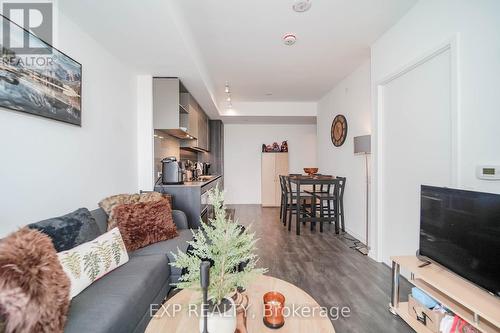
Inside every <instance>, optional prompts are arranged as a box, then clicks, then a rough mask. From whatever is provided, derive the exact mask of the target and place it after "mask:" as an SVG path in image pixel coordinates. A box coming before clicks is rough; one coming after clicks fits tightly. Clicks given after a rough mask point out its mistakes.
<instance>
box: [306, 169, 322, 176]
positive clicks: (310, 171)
mask: <svg viewBox="0 0 500 333" xmlns="http://www.w3.org/2000/svg"><path fill="white" fill-rule="evenodd" d="M318 170H319V169H318V168H304V172H305V173H307V174H308V175H309V176H313V175H315V174H317V173H318Z"/></svg>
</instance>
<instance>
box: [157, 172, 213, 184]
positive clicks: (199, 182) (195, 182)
mask: <svg viewBox="0 0 500 333" xmlns="http://www.w3.org/2000/svg"><path fill="white" fill-rule="evenodd" d="M211 176H212V178H210V179H207V180H197V181H190V182H184V184H173V185H167V184H157V185H156V186H155V187H203V186H205V185H208V184H210V183H211V182H213V181H214V180H217V179H219V178H220V177H221V175H211Z"/></svg>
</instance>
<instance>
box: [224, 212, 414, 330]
mask: <svg viewBox="0 0 500 333" xmlns="http://www.w3.org/2000/svg"><path fill="white" fill-rule="evenodd" d="M230 207H231V208H235V209H236V219H238V220H239V223H240V224H243V225H245V226H248V225H250V224H252V230H253V231H254V232H255V233H256V236H257V238H259V239H260V240H259V242H258V244H257V246H258V255H259V256H260V261H259V265H260V266H261V267H267V268H269V273H268V274H269V275H272V276H275V277H277V278H280V279H283V280H285V281H288V282H290V283H293V284H295V285H297V286H298V287H300V288H302V289H303V290H305V291H306V292H307V293H309V294H310V295H311V296H312V297H313V298H314V299H315V300H316V301H317V302H318V303H319V304H320V305H321V306H326V307H338V308H342V307H345V306H347V307H349V308H350V309H351V314H350V316H349V317H348V318H342V317H340V318H339V319H336V320H332V322H333V325H334V327H335V330H336V332H339V333H378V332H381V333H382V332H383V333H405V332H413V330H412V329H411V327H410V326H408V325H407V324H406V323H405V322H404V321H402V320H401V319H400V318H399V317H395V316H393V315H392V314H391V313H390V312H389V311H388V305H389V300H390V296H389V295H390V289H391V286H390V281H391V275H390V273H391V272H390V269H389V267H387V266H386V265H384V264H381V263H377V262H375V261H374V260H372V259H370V258H368V257H366V256H363V255H361V254H360V253H359V252H357V251H355V250H353V249H350V248H349V246H350V245H352V242H351V241H348V240H346V239H345V238H344V237H342V236H339V235H335V232H334V228H333V226H332V227H330V226H327V227H325V232H324V233H323V234H321V233H320V232H319V228H318V229H317V231H310V229H309V225H307V227H304V228H301V235H300V236H296V235H295V224H293V225H292V231H291V232H288V230H287V229H286V228H285V227H284V226H283V225H282V224H281V222H280V221H279V209H278V208H262V207H261V206H260V205H231V206H230ZM292 223H294V221H293V220H292ZM349 237H352V236H349ZM401 280H402V282H401V295H402V298H403V299H405V298H406V297H404V295H407V294H408V293H409V288H410V284H409V283H408V282H407V281H406V280H405V279H401Z"/></svg>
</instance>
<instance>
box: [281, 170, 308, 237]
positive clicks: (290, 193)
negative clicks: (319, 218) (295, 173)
mask: <svg viewBox="0 0 500 333" xmlns="http://www.w3.org/2000/svg"><path fill="white" fill-rule="evenodd" d="M285 180H286V183H285V184H286V192H287V199H288V201H287V205H286V210H287V217H288V231H291V230H292V216H293V215H294V214H295V218H298V214H302V217H305V216H306V215H307V214H308V211H307V208H311V209H312V205H311V203H309V204H307V203H306V201H307V200H308V199H309V200H310V202H312V200H313V198H312V195H311V194H310V193H307V192H304V191H301V192H300V193H299V195H298V196H297V188H296V187H294V186H292V182H291V181H290V177H285ZM297 186H299V188H300V183H299V184H298V185H297ZM299 200H301V210H300V212H299V210H298V205H297V202H298V201H299ZM284 224H285V225H286V222H285V223H284ZM303 224H305V222H303Z"/></svg>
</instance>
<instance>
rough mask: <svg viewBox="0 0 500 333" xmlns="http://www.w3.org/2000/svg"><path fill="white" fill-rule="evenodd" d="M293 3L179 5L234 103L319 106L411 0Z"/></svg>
mask: <svg viewBox="0 0 500 333" xmlns="http://www.w3.org/2000/svg"><path fill="white" fill-rule="evenodd" d="M293 2H294V1H293V0H272V1H269V0H253V1H248V0H231V1H220V0H203V1H200V0H182V1H179V7H180V8H181V9H182V11H183V12H184V14H185V17H186V18H187V24H188V26H189V27H190V28H191V31H192V34H193V36H194V39H195V41H196V43H197V44H198V47H199V49H200V51H201V53H202V55H203V58H204V60H205V63H206V65H207V69H208V72H209V74H210V76H211V78H212V80H213V82H214V83H215V86H216V87H219V89H221V90H222V89H223V87H224V83H225V81H229V83H230V85H231V88H232V90H233V92H234V99H235V100H236V101H240V100H242V101H269V100H274V101H317V100H318V99H320V98H321V97H322V96H323V95H325V93H326V92H327V91H328V90H330V89H331V88H332V87H333V86H334V85H335V83H337V82H338V81H339V80H341V79H342V78H344V77H346V76H347V75H348V74H349V73H351V72H352V71H353V70H354V69H356V68H357V67H358V66H359V65H360V64H361V63H362V62H363V61H366V60H368V59H369V56H370V45H371V44H372V43H373V42H374V41H375V40H377V38H378V37H380V36H381V35H382V33H383V32H385V31H386V30H387V29H388V28H389V27H391V26H392V25H393V24H394V23H395V22H397V21H398V20H399V18H400V17H401V16H402V15H403V14H404V13H406V12H407V11H408V9H409V8H410V7H411V6H412V5H413V4H414V3H415V0H376V1H375V0H312V7H311V9H310V10H309V11H307V12H305V13H297V12H295V11H293V10H292V4H293ZM286 33H294V34H295V35H296V36H297V42H296V44H295V45H293V46H286V45H284V44H283V42H282V36H283V35H284V34H286ZM268 93H272V95H271V96H268V95H266V94H268Z"/></svg>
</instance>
